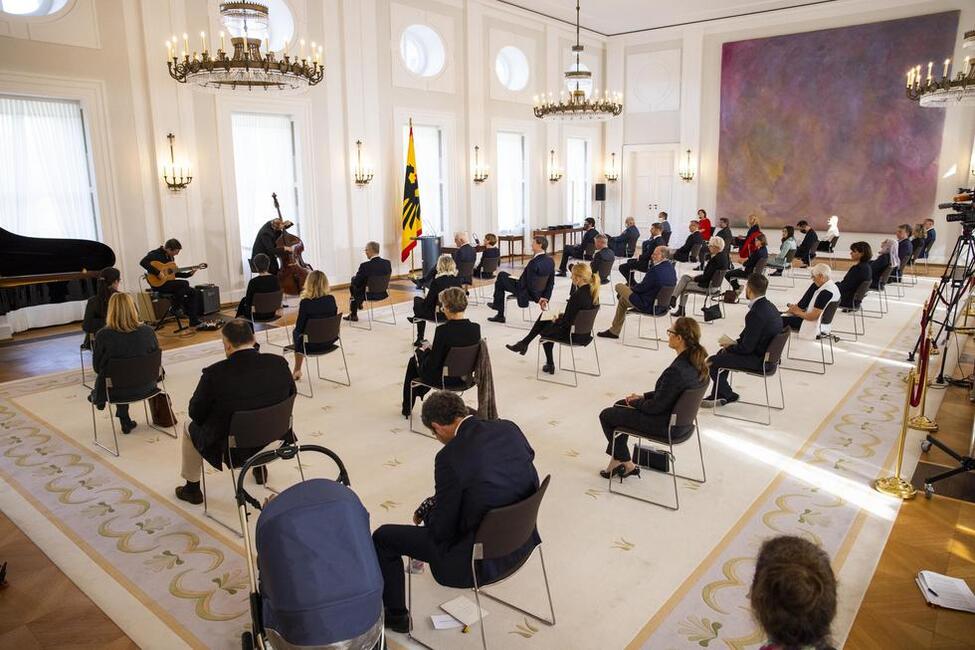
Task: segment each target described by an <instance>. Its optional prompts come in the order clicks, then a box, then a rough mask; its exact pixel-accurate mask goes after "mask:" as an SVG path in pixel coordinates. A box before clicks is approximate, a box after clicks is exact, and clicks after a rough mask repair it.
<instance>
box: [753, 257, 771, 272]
mask: <svg viewBox="0 0 975 650" xmlns="http://www.w3.org/2000/svg"><path fill="white" fill-rule="evenodd" d="M767 266H768V258H767V257H763V258H760V259H759V260H758V261H757V262H755V268H753V269H752V273H757V274H758V275H765V268H766V267H767Z"/></svg>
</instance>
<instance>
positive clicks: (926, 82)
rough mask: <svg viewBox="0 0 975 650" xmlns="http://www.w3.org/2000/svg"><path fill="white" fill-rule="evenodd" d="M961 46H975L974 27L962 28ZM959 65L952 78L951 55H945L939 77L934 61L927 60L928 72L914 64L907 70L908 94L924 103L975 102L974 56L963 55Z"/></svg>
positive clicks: (934, 105)
mask: <svg viewBox="0 0 975 650" xmlns="http://www.w3.org/2000/svg"><path fill="white" fill-rule="evenodd" d="M963 47H964V48H965V49H973V50H975V30H972V31H970V32H965V42H964V45H963ZM958 67H959V66H957V65H956V69H955V77H954V78H952V77H951V75H950V74H949V71H950V68H951V59H945V61H944V67H943V68H942V70H941V78H940V79H938V78H936V77H934V76H933V73H934V72H936V71H935V70H934V61H929V62H928V66H927V74H925V70H924V68H922V67H921V66H920V65H917V66H914V67H913V68H911V69H910V70H908V71H907V97H908V98H909V99H911V100H912V101H915V102H918V103H919V104H920V105H921V106H925V107H932V106H933V107H939V108H943V107H945V106H949V105H955V104H975V57H973V56H966V57H965V62H964V63H963V64H962V65H961V66H960V67H961V69H960V70H958V69H957V68H958Z"/></svg>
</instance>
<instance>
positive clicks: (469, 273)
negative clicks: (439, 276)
mask: <svg viewBox="0 0 975 650" xmlns="http://www.w3.org/2000/svg"><path fill="white" fill-rule="evenodd" d="M474 264H475V262H474V261H473V260H471V261H470V262H460V263H459V264H457V277H458V278H469V279H470V282H464V283H463V285H462V286H463V288H464V291H466V292H467V296H468V297H469V298H470V299H471V302H472V303H473V304H475V305H476V304H477V292H475V291H474V290H473V289H474Z"/></svg>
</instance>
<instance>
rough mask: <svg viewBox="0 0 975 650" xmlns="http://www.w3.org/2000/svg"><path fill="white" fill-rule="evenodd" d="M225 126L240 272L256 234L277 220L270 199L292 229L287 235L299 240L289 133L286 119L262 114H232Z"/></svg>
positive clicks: (294, 163) (291, 140)
mask: <svg viewBox="0 0 975 650" xmlns="http://www.w3.org/2000/svg"><path fill="white" fill-rule="evenodd" d="M231 125H232V129H233V138H234V177H235V180H236V184H237V218H238V220H239V224H240V253H241V260H242V262H243V264H244V266H245V267H246V266H247V260H249V259H250V257H251V247H252V246H253V245H254V238H255V237H256V236H257V231H258V230H260V229H261V226H263V225H264V224H265V222H267V221H268V220H269V219H273V218H274V217H276V216H277V212H275V210H274V203H273V202H272V200H271V194H272V193H276V194H277V195H278V203H279V204H280V205H281V216H283V217H284V218H285V219H288V220H290V221H293V222H294V223H295V226H294V228H293V229H292V230H291V232H293V233H295V234H296V235H299V236H300V232H301V230H300V229H301V221H300V219H299V217H300V215H299V214H298V178H297V170H296V161H295V147H294V128H293V123H292V120H291V117H290V116H288V115H267V114H263V113H234V114H233V115H232V116H231Z"/></svg>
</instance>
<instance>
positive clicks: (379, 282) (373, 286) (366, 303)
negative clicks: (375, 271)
mask: <svg viewBox="0 0 975 650" xmlns="http://www.w3.org/2000/svg"><path fill="white" fill-rule="evenodd" d="M391 277H392V276H390V275H370V276H369V277H368V278H366V295H365V296H364V297H363V298H362V306H363V307H365V308H366V312H367V313H368V314H369V317H368V318H367V319H366V326H365V327H362V326H361V325H357V324H356V321H350V323H349V324H350V325H351V326H352V327H357V328H359V329H367V330H370V331H371V330H372V322H373V321H376V322H377V323H383V324H384V325H395V324H396V309H395V306H394V305H393V297H392V296H391V295H389V281H390V279H391ZM378 295H381V296H383V297H382V298H377V299H375V300H373V299H371V298H370V297H369V296H378ZM387 300H388V301H389V312H390V313H391V314H392V315H393V320H392V321H388V320H381V319H379V318H376V317H375V316H374V314H373V305H374V304H380V303H382V302H385V301H387Z"/></svg>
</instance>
